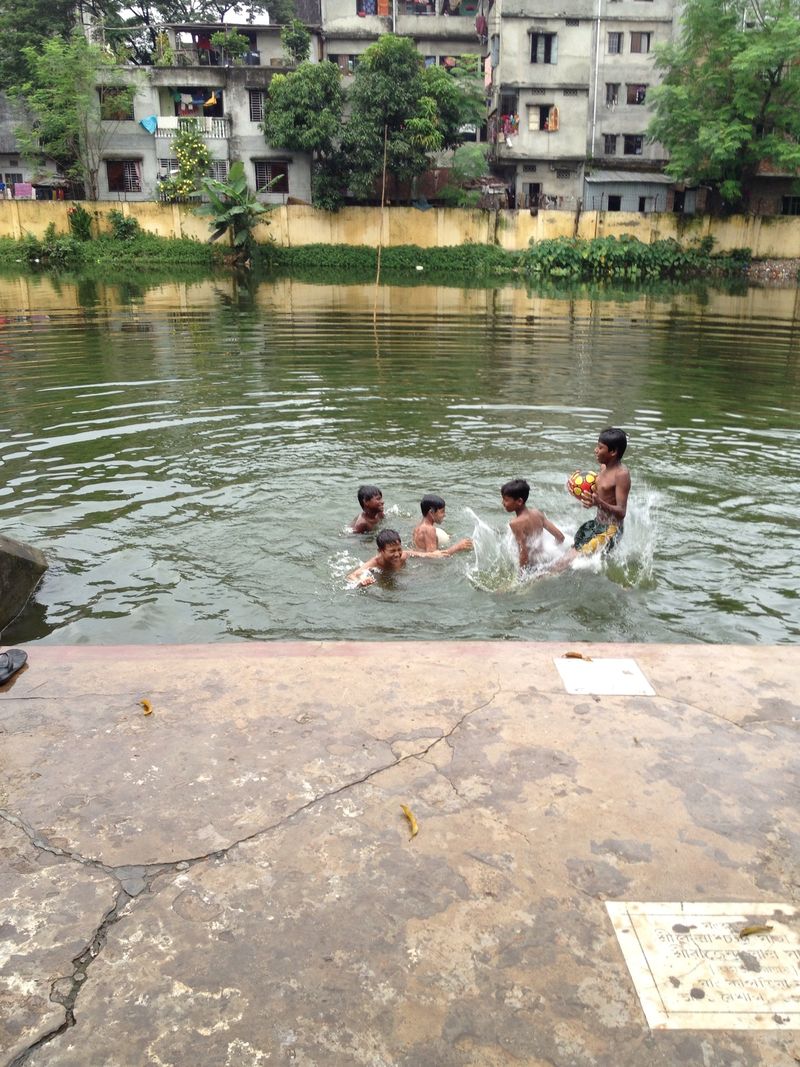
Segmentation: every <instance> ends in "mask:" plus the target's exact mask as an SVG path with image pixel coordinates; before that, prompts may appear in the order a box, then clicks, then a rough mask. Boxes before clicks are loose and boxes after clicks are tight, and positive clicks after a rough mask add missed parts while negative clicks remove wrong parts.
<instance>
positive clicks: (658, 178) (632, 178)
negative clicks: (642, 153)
mask: <svg viewBox="0 0 800 1067" xmlns="http://www.w3.org/2000/svg"><path fill="white" fill-rule="evenodd" d="M584 178H585V179H586V181H587V182H640V183H642V184H646V183H648V182H649V183H651V184H653V183H655V184H657V185H672V184H673V183H674V181H675V179H674V178H670V177H669V176H668V175H666V174H655V173H653V171H647V170H595V171H593V172H592V173H591V174H585V175H584Z"/></svg>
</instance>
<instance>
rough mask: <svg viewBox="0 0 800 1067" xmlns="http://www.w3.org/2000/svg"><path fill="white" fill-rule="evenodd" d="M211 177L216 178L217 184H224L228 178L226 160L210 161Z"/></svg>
mask: <svg viewBox="0 0 800 1067" xmlns="http://www.w3.org/2000/svg"><path fill="white" fill-rule="evenodd" d="M211 177H212V178H216V180H217V181H218V182H224V181H225V180H226V178H227V177H228V161H227V159H212V160H211Z"/></svg>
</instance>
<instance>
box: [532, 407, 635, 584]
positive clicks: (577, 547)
mask: <svg viewBox="0 0 800 1067" xmlns="http://www.w3.org/2000/svg"><path fill="white" fill-rule="evenodd" d="M627 447H628V438H627V435H626V433H625V431H624V430H620V429H618V428H617V427H609V428H608V429H607V430H603V432H602V433H601V434H600V436H599V437H598V438H597V445H596V446H595V450H594V454H595V458H596V459H597V462H598V463H599V464H600V469H599V471H598V472H597V480H596V481H595V483H594V486H593V487H592V489H591V491H589V492H584V493H583V494H582V495H581V504H582V505H583V506H584V507H585V508H597V513H596V515H595V517H594V518H593V519H589V520H588V521H587V522H585V523H583V525H582V526H579V527H578V529H577V531H576V533H575V538H574V541H573V547H572V548H571V549H570V551H569V552H567V554H566V555H565V556H562V557H561V559H560V560H559V561H558V563H556V564H555V565H554V566H553V567H551V568H550V571H549V573H550V574H559V573H560V572H561V571H564V570H566V569H567V567H568V566H569V565H570V563H572V561H573V560H574V559H575V557H576V556H578V555H583V556H590V555H592V554H593V553H594V552H608V550H609V549H611V548H613V547H614V545H615V544H616V543H617V541H618V540H619V539H620V537H621V536H622V525H623V522H624V521H625V515H626V513H627V511H628V494H629V493H630V491H631V475H630V471H629V470H628V468H627V467H626V466H624V464H623V463H622V457H623V456H624V455H625V449H626V448H627Z"/></svg>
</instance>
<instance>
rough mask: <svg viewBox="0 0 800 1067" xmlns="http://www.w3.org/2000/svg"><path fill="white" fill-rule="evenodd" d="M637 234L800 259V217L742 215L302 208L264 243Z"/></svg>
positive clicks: (18, 213)
mask: <svg viewBox="0 0 800 1067" xmlns="http://www.w3.org/2000/svg"><path fill="white" fill-rule="evenodd" d="M71 206H72V205H71V204H70V203H69V202H68V201H36V200H0V237H15V238H19V237H22V236H23V235H24V234H26V233H30V234H33V235H34V236H35V237H42V236H43V234H44V232H45V230H46V229H47V227H48V225H49V224H50V223H51V222H52V223H54V224H55V227H56V230H57V231H58V232H61V233H67V232H68V230H69V225H68V220H67V212H68V211H69V209H70V207H71ZM83 206H84V207H85V208H86V210H88V211H90V212H92V213H93V214H94V215H95V217H96V219H97V226H98V228H99V229H101V230H107V229H108V223H107V221H106V218H105V216H107V215H108V212H109V211H111V210H113V209H116V210H118V211H122V212H123V214H124V215H128V216H130V217H132V218H135V219H138V221H139V223H140V224H141V226H142V228H143V229H145V230H147V231H149V232H150V233H155V234H158V235H159V236H161V237H192V238H194V239H196V240H199V241H205V240H207V239H208V235H209V227H208V220H207V219H206V218H203V217H200V216H198V215H196V214H195V213H194V211H193V209H192V208H191V207H190V206H187V205H183V204H160V203H154V202H151V201H145V202H141V203H113V202H108V201H104V202H102V203H85V204H84V205H83ZM623 234H629V235H631V236H633V237H638V238H639V240H641V241H645V242H646V243H648V244H649V243H650V242H652V241H656V240H660V239H664V238H667V237H671V238H674V239H675V240H677V241H680V242H681V243H682V244H691V243H692V242H694V241H697V240H699V239H700V238H702V237H705V236H706V235H711V236H712V237H713V238H714V241H715V245H714V247H715V250H716V251H719V252H725V251H728V250H730V249H732V248H750V249H752V252H753V255H754V257H755V258H756V259H770V258H774V259H781V258H798V257H800V217H797V218H794V217H784V216H764V217H757V216H750V215H734V216H732V217H730V218H727V219H717V218H709V217H707V216H685V215H672V214H653V215H639V214H628V213H624V212H621V211H611V212H609V211H605V212H602V211H584V212H583V213H582V214H581V216H580V217H579V218H578V219H577V220H576V218H575V216H574V215H573V214H571V213H570V212H568V211H540V212H538V214H537V215H531V214H530V212H528V211H519V212H517V211H499V212H497V214H495V213H493V212H489V211H478V210H474V209H461V208H431V209H430V210H429V211H417V210H416V209H415V208H407V207H392V208H387V209H386V210H385V211H383V212H381V210H380V208H377V207H347V208H343V209H342V210H341V211H338V212H336V213H329V212H326V211H318V210H317V209H316V208H312V207H308V206H306V205H303V204H292V205H289V206H286V205H282V206H280V207H278V208H276V209H275V210H274V211H272V212H270V214H269V216H268V218H267V221H266V222H262V223H260V224H259V225H258V227H257V228H256V238H257V240H259V241H267V240H273V241H275V242H276V244H278V245H282V246H289V247H291V246H296V245H306V244H346V245H371V246H373V247H375V246H377V244H378V242H379V241H382V243H383V244H384V245H419V246H420V247H421V248H432V247H446V246H449V245H461V244H464V243H466V242H474V243H476V244H498V245H500V246H501V247H502V248H505V249H507V250H509V251H514V250H519V249H523V248H527V247H528V245H529V244H530V242H531V241H542V240H545V239H551V238H555V237H572V236H573V235H575V236H578V237H582V238H586V239H591V238H593V237H609V236H614V237H620V236H622V235H623Z"/></svg>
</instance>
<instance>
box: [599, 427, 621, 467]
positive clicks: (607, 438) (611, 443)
mask: <svg viewBox="0 0 800 1067" xmlns="http://www.w3.org/2000/svg"><path fill="white" fill-rule="evenodd" d="M597 440H598V441H599V442H600V444H601V445H605V446H606V448H607V449H608V451H609V452H616V453H617V459H622V457H623V456H624V455H625V449H626V448H627V447H628V435H627V434H626V433H625V431H624V430H620V429H619V427H617V426H609V427H608V429H607V430H603V432H602V433H601V434H599V436H598V438H597Z"/></svg>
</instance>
